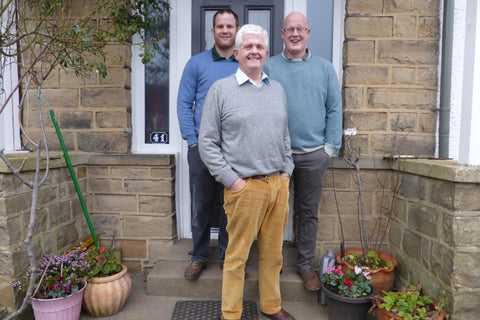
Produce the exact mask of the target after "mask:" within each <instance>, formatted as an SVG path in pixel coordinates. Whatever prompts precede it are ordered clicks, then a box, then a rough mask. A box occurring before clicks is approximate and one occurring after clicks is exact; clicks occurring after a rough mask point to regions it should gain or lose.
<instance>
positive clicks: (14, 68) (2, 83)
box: [0, 4, 21, 153]
mask: <svg viewBox="0 0 480 320" xmlns="http://www.w3.org/2000/svg"><path fill="white" fill-rule="evenodd" d="M12 5H13V4H12ZM11 14H12V13H11V12H10V11H9V10H5V12H3V16H2V26H1V28H2V31H3V30H4V28H5V27H6V24H7V23H9V19H8V17H9V16H10V15H11ZM10 51H11V52H14V49H12V50H10ZM0 64H1V67H0V72H1V73H2V77H3V78H1V79H0V90H1V91H0V108H1V106H3V105H4V103H5V101H6V100H7V98H8V97H9V96H10V94H11V93H12V91H14V92H13V95H12V97H11V98H10V100H9V101H8V103H7V104H6V106H5V108H4V109H3V111H2V113H1V114H0V149H3V150H4V151H5V153H12V152H16V151H19V150H20V149H21V141H20V120H19V114H20V112H19V108H18V103H19V95H18V90H17V89H16V86H17V84H18V65H17V59H16V57H6V56H2V57H0Z"/></svg>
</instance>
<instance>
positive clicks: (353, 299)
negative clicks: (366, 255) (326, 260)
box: [321, 266, 375, 320]
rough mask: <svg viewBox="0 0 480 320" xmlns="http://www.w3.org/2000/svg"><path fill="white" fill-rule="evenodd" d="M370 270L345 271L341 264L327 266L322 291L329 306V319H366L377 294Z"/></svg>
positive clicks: (323, 276)
mask: <svg viewBox="0 0 480 320" xmlns="http://www.w3.org/2000/svg"><path fill="white" fill-rule="evenodd" d="M370 283H371V281H370V276H369V273H368V271H365V270H362V269H361V268H358V267H357V268H356V269H355V270H354V271H352V270H347V271H345V272H344V271H343V270H342V267H341V266H333V267H332V268H327V269H326V272H325V273H324V274H323V275H322V288H321V290H322V292H323V293H324V294H325V298H326V300H327V306H328V319H329V320H344V319H349V320H364V319H365V317H366V315H367V312H368V309H369V308H370V305H371V301H370V298H371V297H372V296H373V295H374V294H375V291H374V289H373V287H372V286H371V284H370Z"/></svg>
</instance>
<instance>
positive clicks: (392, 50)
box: [378, 40, 439, 66]
mask: <svg viewBox="0 0 480 320" xmlns="http://www.w3.org/2000/svg"><path fill="white" fill-rule="evenodd" d="M438 50H439V44H438V42H437V41H426V40H423V41H413V40H404V41H402V40H392V41H389V40H379V41H378V62H379V63H391V64H419V65H434V66H436V65H437V64H438V58H439V57H438Z"/></svg>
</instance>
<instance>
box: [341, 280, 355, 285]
mask: <svg viewBox="0 0 480 320" xmlns="http://www.w3.org/2000/svg"><path fill="white" fill-rule="evenodd" d="M343 284H345V285H346V286H348V287H350V286H352V285H353V282H352V281H350V280H349V279H345V281H344V282H343Z"/></svg>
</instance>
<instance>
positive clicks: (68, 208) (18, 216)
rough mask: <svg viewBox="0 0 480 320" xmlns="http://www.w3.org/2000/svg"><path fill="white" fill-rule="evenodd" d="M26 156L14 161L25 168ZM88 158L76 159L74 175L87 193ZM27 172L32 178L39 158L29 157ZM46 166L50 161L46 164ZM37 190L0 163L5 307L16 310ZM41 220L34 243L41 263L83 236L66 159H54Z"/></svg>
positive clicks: (0, 297) (0, 272)
mask: <svg viewBox="0 0 480 320" xmlns="http://www.w3.org/2000/svg"><path fill="white" fill-rule="evenodd" d="M23 159H24V158H23V157H21V158H12V162H13V163H14V165H15V167H17V168H18V167H20V165H21V164H22V161H23ZM86 159H87V157H86V156H84V157H77V158H76V159H73V160H72V161H73V163H75V173H76V176H77V178H78V183H79V186H80V189H81V190H82V193H85V191H86V189H87V170H86V167H85V163H86ZM26 160H27V161H26V162H25V165H24V168H23V170H22V173H24V174H25V175H26V176H27V177H28V178H30V179H31V178H32V175H33V169H34V166H35V161H34V160H35V159H33V157H30V156H27V158H26ZM42 166H43V168H44V167H45V162H43V163H42ZM31 199H32V190H31V189H29V188H28V187H27V186H26V185H24V184H22V183H21V182H20V181H19V180H18V179H17V178H16V177H14V176H13V174H12V173H10V171H9V170H8V169H7V168H6V166H5V165H4V163H3V162H0V306H1V307H13V306H14V303H15V295H14V292H13V288H12V279H18V278H19V277H20V276H21V275H22V274H23V272H24V271H25V268H26V267H27V266H28V264H29V261H28V256H27V252H26V248H25V245H24V243H23V240H24V239H25V237H26V235H27V228H28V224H29V219H30V205H31ZM38 200H39V201H38V206H37V207H38V210H37V215H38V216H37V221H36V224H35V231H34V236H33V240H32V242H33V245H34V249H35V254H36V257H37V261H38V259H40V258H41V257H42V254H43V253H44V252H45V253H49V252H64V251H66V250H67V249H69V248H70V247H71V246H72V245H73V244H75V243H76V242H78V240H79V239H81V238H82V237H83V235H84V232H83V230H82V227H81V225H82V219H83V213H82V209H81V206H80V202H79V200H78V196H77V193H76V191H75V187H74V185H73V181H72V179H71V177H70V172H69V170H68V168H67V167H66V165H65V161H64V159H63V156H62V157H61V158H60V157H59V156H53V157H52V161H51V162H50V173H49V175H48V178H47V180H46V182H45V184H44V185H43V186H42V187H41V189H40V192H39V197H38Z"/></svg>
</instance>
